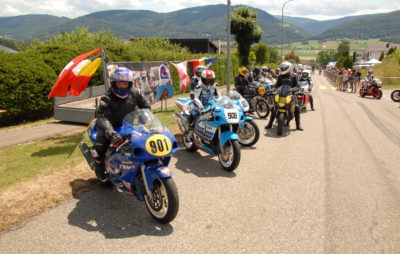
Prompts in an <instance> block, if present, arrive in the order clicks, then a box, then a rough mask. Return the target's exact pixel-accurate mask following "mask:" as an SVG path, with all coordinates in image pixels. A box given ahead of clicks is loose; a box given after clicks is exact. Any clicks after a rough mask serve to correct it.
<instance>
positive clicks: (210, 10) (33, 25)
mask: <svg viewBox="0 0 400 254" xmlns="http://www.w3.org/2000/svg"><path fill="white" fill-rule="evenodd" d="M238 7H240V5H237V6H233V7H232V11H233V10H234V9H235V8H238ZM253 9H256V10H257V13H258V23H259V25H260V26H261V28H262V29H263V30H264V34H263V37H262V41H264V42H267V43H269V44H275V43H280V40H281V39H280V38H281V26H280V21H279V20H277V19H275V18H274V17H273V16H272V15H270V14H269V13H267V12H265V11H263V10H260V9H257V8H253ZM36 16H39V17H40V18H42V19H39V20H38V19H37V17H36ZM10 18H12V19H13V21H14V22H13V23H10V22H9V21H7V20H5V18H0V27H1V28H0V36H2V35H11V36H12V37H13V38H15V39H18V40H28V39H31V38H32V37H33V38H38V37H40V36H42V35H43V34H44V33H50V34H58V33H62V32H69V31H72V30H74V29H75V28H76V27H78V26H80V27H82V26H86V27H89V30H90V31H92V32H95V31H98V30H101V29H106V30H111V31H112V32H113V33H115V35H116V36H118V37H119V38H124V39H131V38H135V37H155V36H158V37H167V38H220V39H223V40H225V38H226V32H225V27H226V5H223V4H219V5H206V6H200V7H193V8H186V9H182V10H178V11H173V12H168V13H157V12H153V11H146V10H112V11H102V12H96V13H92V14H88V15H85V16H81V17H78V18H75V19H66V18H58V17H54V16H50V15H26V16H16V17H10ZM10 18H8V19H10ZM46 18H48V20H47V21H46ZM29 29H31V31H30V32H29V33H25V32H26V31H29ZM284 33H285V35H284V38H285V39H286V40H290V41H296V40H301V39H303V38H305V37H306V36H309V34H308V33H307V32H305V31H304V30H303V29H301V28H299V27H296V26H294V25H289V26H286V27H285V28H284Z"/></svg>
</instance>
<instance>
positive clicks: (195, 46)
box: [168, 38, 220, 54]
mask: <svg viewBox="0 0 400 254" xmlns="http://www.w3.org/2000/svg"><path fill="white" fill-rule="evenodd" d="M168 40H169V41H170V42H171V43H174V44H178V45H180V46H181V47H186V48H188V49H189V51H190V52H192V53H195V54H196V53H209V54H219V53H220V46H219V41H218V40H214V39H208V38H204V39H201V38H199V39H168Z"/></svg>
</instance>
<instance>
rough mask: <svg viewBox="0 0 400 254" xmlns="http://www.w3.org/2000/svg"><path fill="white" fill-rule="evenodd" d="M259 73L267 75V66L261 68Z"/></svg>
mask: <svg viewBox="0 0 400 254" xmlns="http://www.w3.org/2000/svg"><path fill="white" fill-rule="evenodd" d="M261 71H262V72H264V73H267V72H269V67H268V66H263V67H261Z"/></svg>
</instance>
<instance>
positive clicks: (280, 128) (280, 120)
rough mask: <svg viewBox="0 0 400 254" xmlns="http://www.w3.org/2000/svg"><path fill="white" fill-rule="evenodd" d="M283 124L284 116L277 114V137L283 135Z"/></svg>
mask: <svg viewBox="0 0 400 254" xmlns="http://www.w3.org/2000/svg"><path fill="white" fill-rule="evenodd" d="M284 124H285V114H284V113H279V115H278V127H277V129H276V134H277V135H278V136H282V133H283V125H284Z"/></svg>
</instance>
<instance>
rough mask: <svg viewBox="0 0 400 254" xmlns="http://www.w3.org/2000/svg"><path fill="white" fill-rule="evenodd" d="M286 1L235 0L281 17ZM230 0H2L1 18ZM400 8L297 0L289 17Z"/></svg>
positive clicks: (350, 0) (364, 0)
mask: <svg viewBox="0 0 400 254" xmlns="http://www.w3.org/2000/svg"><path fill="white" fill-rule="evenodd" d="M284 2H285V0H269V1H266V0H231V3H232V5H238V4H244V5H250V6H252V7H256V8H260V9H262V10H264V11H266V12H268V13H270V14H274V15H281V11H282V4H283V3H284ZM226 3H227V1H226V0H203V1H201V2H199V1H197V0H119V1H112V0H91V1H81V0H13V1H10V0H0V16H15V15H21V14H50V15H55V16H66V17H70V18H75V17H78V16H82V15H85V14H89V13H92V12H97V11H104V10H113V9H127V10H132V9H146V10H152V11H156V12H169V11H175V10H180V9H184V8H188V7H195V6H200V5H209V4H226ZM399 9H400V1H398V0H396V1H392V0H380V1H376V0H347V1H345V2H344V1H343V0H318V1H312V0H293V1H291V2H289V3H288V4H286V6H285V15H288V16H299V17H309V18H316V19H333V18H338V17H343V16H350V15H361V14H369V13H380V12H390V11H394V10H399Z"/></svg>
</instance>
